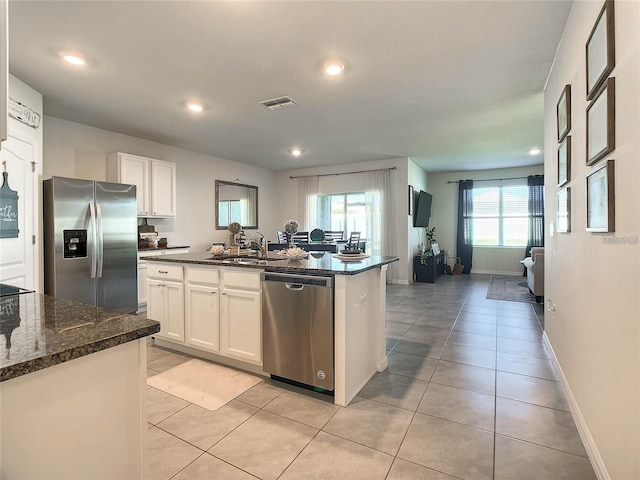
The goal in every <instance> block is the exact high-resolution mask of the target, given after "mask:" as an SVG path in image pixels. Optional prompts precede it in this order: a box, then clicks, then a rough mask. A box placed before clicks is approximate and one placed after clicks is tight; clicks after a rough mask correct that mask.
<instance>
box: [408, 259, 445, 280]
mask: <svg viewBox="0 0 640 480" xmlns="http://www.w3.org/2000/svg"><path fill="white" fill-rule="evenodd" d="M443 273H444V253H442V252H440V253H438V254H437V255H433V256H431V257H427V263H426V265H423V264H422V263H420V255H416V256H415V257H413V280H414V281H415V282H427V283H434V282H435V281H436V280H437V279H438V277H440V275H442V274H443Z"/></svg>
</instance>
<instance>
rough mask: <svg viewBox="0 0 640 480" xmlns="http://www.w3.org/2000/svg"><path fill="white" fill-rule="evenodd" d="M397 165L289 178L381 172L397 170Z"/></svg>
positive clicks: (291, 176)
mask: <svg viewBox="0 0 640 480" xmlns="http://www.w3.org/2000/svg"><path fill="white" fill-rule="evenodd" d="M397 169H398V167H395V166H394V167H387V168H374V169H373V170H357V171H355V172H342V173H319V174H317V175H289V178H307V177H333V176H336V177H337V176H338V175H351V174H352V173H367V172H382V171H384V170H397Z"/></svg>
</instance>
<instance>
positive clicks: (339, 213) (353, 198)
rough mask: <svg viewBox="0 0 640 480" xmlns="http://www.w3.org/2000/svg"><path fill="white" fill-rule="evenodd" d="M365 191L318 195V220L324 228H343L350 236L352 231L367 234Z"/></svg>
mask: <svg viewBox="0 0 640 480" xmlns="http://www.w3.org/2000/svg"><path fill="white" fill-rule="evenodd" d="M365 197H366V195H365V193H364V192H351V193H336V194H331V195H318V198H317V222H318V225H319V227H320V228H322V229H323V230H332V231H333V230H335V231H339V230H342V231H343V232H345V235H346V236H347V237H348V235H349V233H350V232H360V235H361V238H370V236H369V235H367V204H366V198H365Z"/></svg>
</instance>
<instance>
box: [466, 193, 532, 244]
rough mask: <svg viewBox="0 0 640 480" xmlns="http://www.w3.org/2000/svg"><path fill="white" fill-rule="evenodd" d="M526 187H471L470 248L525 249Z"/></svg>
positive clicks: (526, 238)
mask: <svg viewBox="0 0 640 480" xmlns="http://www.w3.org/2000/svg"><path fill="white" fill-rule="evenodd" d="M528 195H529V191H528V187H527V186H526V185H513V186H491V187H480V188H476V187H474V188H473V190H472V201H473V215H472V223H473V230H472V231H473V245H474V246H500V247H525V246H526V245H527V241H528V238H529V197H528Z"/></svg>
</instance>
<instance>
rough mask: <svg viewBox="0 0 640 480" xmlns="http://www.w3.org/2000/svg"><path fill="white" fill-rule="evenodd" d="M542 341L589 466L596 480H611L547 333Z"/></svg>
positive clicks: (543, 335) (544, 333)
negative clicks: (549, 356) (565, 399)
mask: <svg viewBox="0 0 640 480" xmlns="http://www.w3.org/2000/svg"><path fill="white" fill-rule="evenodd" d="M542 341H543V342H544V344H545V345H546V346H547V348H548V349H549V351H550V352H551V361H552V362H553V367H554V369H555V371H556V373H557V374H558V377H559V378H560V384H561V385H562V389H563V390H564V394H565V396H566V397H567V402H568V403H569V409H570V410H571V413H572V414H573V419H574V420H575V422H576V427H577V428H578V434H579V435H580V438H581V439H582V443H583V444H584V448H585V450H586V451H587V455H588V456H589V460H590V461H591V466H592V467H593V470H594V471H595V473H596V476H597V477H598V480H611V477H610V476H609V472H608V471H607V467H606V466H605V464H604V461H603V460H602V456H601V455H600V451H599V450H598V447H597V445H596V442H595V441H594V440H593V437H592V436H591V432H589V427H587V422H586V421H585V419H584V416H583V415H582V411H581V410H580V407H579V406H578V402H577V401H576V397H575V396H574V395H573V391H572V390H571V387H570V386H569V382H568V381H567V377H565V376H564V372H563V371H562V367H561V366H560V362H558V357H556V352H555V351H554V350H553V346H552V345H551V341H550V340H549V337H548V336H547V332H543V334H542Z"/></svg>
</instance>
